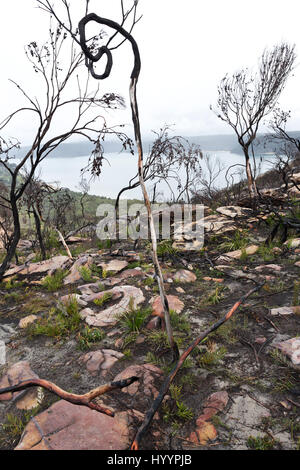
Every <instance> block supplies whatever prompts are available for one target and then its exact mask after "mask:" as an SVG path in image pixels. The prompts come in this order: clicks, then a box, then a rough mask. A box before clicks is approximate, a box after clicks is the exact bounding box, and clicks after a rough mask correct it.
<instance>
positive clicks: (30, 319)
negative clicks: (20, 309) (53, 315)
mask: <svg viewBox="0 0 300 470" xmlns="http://www.w3.org/2000/svg"><path fill="white" fill-rule="evenodd" d="M37 319H38V317H37V316H36V315H28V316H27V317H24V318H21V320H20V321H19V325H18V326H19V328H21V329H25V328H27V326H29V325H31V324H32V323H34V322H35V321H36V320H37Z"/></svg>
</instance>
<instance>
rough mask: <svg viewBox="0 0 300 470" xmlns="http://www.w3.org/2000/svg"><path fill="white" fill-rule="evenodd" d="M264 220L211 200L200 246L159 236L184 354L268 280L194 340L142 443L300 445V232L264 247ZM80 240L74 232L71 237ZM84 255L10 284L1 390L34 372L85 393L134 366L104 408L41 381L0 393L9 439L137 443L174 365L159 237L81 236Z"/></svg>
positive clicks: (24, 271) (4, 438) (17, 443)
mask: <svg viewBox="0 0 300 470" xmlns="http://www.w3.org/2000/svg"><path fill="white" fill-rule="evenodd" d="M267 222H268V221H267V220H266V217H262V218H257V217H253V216H251V212H249V210H248V209H241V208H229V207H225V208H219V209H218V210H217V211H216V212H215V213H212V212H211V211H209V210H207V212H206V217H205V245H204V249H199V247H196V246H195V242H194V241H193V240H184V239H182V240H181V241H177V242H175V243H174V244H173V245H172V243H171V242H169V241H164V242H162V243H160V244H159V255H160V259H161V265H162V269H163V274H164V278H165V285H166V291H167V295H168V296H169V297H168V299H169V302H170V306H171V309H172V324H173V328H174V332H175V338H176V341H177V343H178V345H179V348H180V350H181V351H183V350H184V349H185V347H187V346H188V345H189V344H190V343H191V342H192V340H193V339H194V338H195V337H196V336H198V335H199V334H200V332H202V331H204V330H205V329H206V328H207V327H208V326H210V325H211V324H213V323H214V322H215V321H216V320H218V319H219V318H221V317H222V316H223V315H224V314H225V313H226V312H227V311H228V310H230V308H231V307H232V306H233V305H234V303H235V302H236V301H237V300H239V299H240V298H241V297H242V296H243V295H244V294H245V293H247V292H248V291H249V290H250V289H251V288H253V287H254V286H255V285H257V284H258V283H260V282H263V281H265V285H264V286H263V288H262V289H261V290H260V291H259V292H257V293H256V294H254V295H253V296H252V297H250V298H249V299H248V300H247V303H246V304H244V305H243V306H242V307H241V308H240V309H239V310H238V311H237V312H236V314H235V315H234V316H233V317H232V318H231V319H230V320H229V321H228V322H227V323H226V324H224V325H223V326H222V327H221V328H219V329H218V330H217V331H216V332H215V333H214V334H212V335H210V336H209V337H208V339H206V340H205V341H204V342H203V343H202V344H201V345H200V346H198V347H197V348H195V350H194V351H193V353H192V354H191V355H190V357H189V358H188V359H187V360H186V361H185V363H184V366H183V367H182V369H181V370H180V371H179V373H178V374H177V376H176V379H175V381H174V382H173V384H172V385H171V387H170V389H169V392H168V394H167V396H166V397H165V399H164V402H163V404H162V406H161V407H160V409H159V411H158V413H157V414H156V415H155V418H154V420H153V422H152V424H151V427H150V430H149V432H148V434H147V436H146V437H145V438H144V439H143V441H142V446H141V448H142V449H176V450H178V449H257V450H258V449H284V450H288V449H299V448H300V415H299V407H300V386H299V371H300V339H299V331H300V329H299V326H300V307H299V304H300V279H299V272H300V238H297V236H296V235H295V237H294V238H293V239H291V240H288V242H287V243H285V244H282V245H280V243H277V242H276V241H275V242H274V243H272V244H271V245H268V246H266V245H264V240H265V239H266V237H267V235H268V234H269V232H270V227H269V226H268V223H267ZM75 242H76V240H75ZM72 246H75V247H76V248H75V249H73V253H74V259H73V260H70V259H69V258H68V257H67V256H65V255H63V254H60V253H54V256H52V257H51V258H50V259H48V260H46V261H44V262H39V261H36V259H35V256H36V255H35V254H33V253H32V252H31V249H30V244H28V243H23V245H22V246H21V247H20V250H22V255H23V259H22V257H21V262H23V265H19V266H11V268H10V270H9V271H8V272H7V277H6V279H5V282H3V283H2V284H1V286H0V294H1V297H0V388H4V387H7V386H9V385H12V384H16V383H19V382H20V381H22V380H25V379H27V378H31V377H39V378H43V379H47V380H49V381H52V382H54V383H55V384H56V385H58V386H59V387H61V388H63V389H64V390H66V391H68V392H72V393H77V394H83V393H86V392H88V391H89V390H91V389H93V388H95V387H97V386H98V385H100V384H104V383H107V382H110V381H112V380H119V379H122V378H126V377H130V376H138V377H139V378H140V380H139V381H138V382H135V383H133V384H132V385H130V386H129V387H127V388H125V389H123V390H121V391H119V390H116V391H113V392H110V393H108V394H106V395H103V396H102V397H101V402H102V403H103V404H105V405H106V406H108V407H110V408H112V409H113V410H114V411H115V412H116V414H115V417H114V418H111V417H108V416H106V415H104V414H101V413H99V412H97V411H92V410H90V409H89V408H86V407H80V406H78V405H73V404H70V403H68V402H66V401H64V400H59V399H58V397H56V396H55V395H53V394H51V393H50V392H48V391H45V390H43V389H41V388H39V387H34V388H32V389H30V390H26V391H23V392H17V393H15V394H14V396H12V395H11V394H6V395H2V396H0V423H1V428H0V448H1V449H13V448H17V449H114V450H118V449H128V448H129V447H130V444H131V442H132V439H133V437H134V435H135V433H136V431H137V429H138V427H139V425H140V424H141V423H142V422H143V418H144V415H145V413H146V412H147V410H148V409H149V408H150V406H151V404H152V402H153V400H154V398H155V397H156V396H157V394H158V391H159V388H160V385H161V384H162V381H163V379H164V377H165V376H166V374H167V373H168V372H169V371H170V357H171V356H170V352H169V349H168V343H167V337H166V333H165V332H164V331H163V330H162V329H161V327H160V325H159V317H160V316H162V306H161V304H160V299H159V297H158V288H157V285H156V282H155V281H154V279H153V272H154V271H153V265H152V262H151V253H150V251H149V247H148V246H147V245H145V244H144V243H141V244H140V246H139V247H138V248H137V250H136V251H133V245H132V243H122V244H116V243H115V244H113V246H112V247H111V248H110V249H108V248H104V249H101V250H99V247H97V248H96V247H95V246H93V243H92V242H88V241H86V242H84V243H77V244H75V245H72Z"/></svg>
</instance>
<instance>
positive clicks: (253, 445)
mask: <svg viewBox="0 0 300 470" xmlns="http://www.w3.org/2000/svg"><path fill="white" fill-rule="evenodd" d="M274 445H275V440H274V439H272V438H271V437H270V436H268V435H265V436H262V437H260V436H258V437H253V436H249V437H248V439H247V446H248V447H249V448H250V449H252V450H272V449H274Z"/></svg>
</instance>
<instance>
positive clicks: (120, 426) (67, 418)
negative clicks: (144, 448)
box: [15, 400, 131, 450]
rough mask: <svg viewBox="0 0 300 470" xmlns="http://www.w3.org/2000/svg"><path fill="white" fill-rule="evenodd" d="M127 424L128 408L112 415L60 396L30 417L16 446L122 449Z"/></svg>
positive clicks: (125, 445)
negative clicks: (62, 398)
mask: <svg viewBox="0 0 300 470" xmlns="http://www.w3.org/2000/svg"><path fill="white" fill-rule="evenodd" d="M130 424H131V418H130V416H129V413H127V412H121V413H116V415H115V417H114V418H111V417H110V416H107V415H105V414H103V413H98V412H97V411H95V410H91V409H89V408H87V407H85V406H79V405H73V404H72V403H68V402H66V401H64V400H60V401H59V402H57V403H54V405H52V406H51V407H50V408H49V409H48V410H46V411H44V412H43V413H40V414H39V415H38V416H35V417H34V418H32V419H31V421H30V422H29V423H28V425H27V426H26V428H25V430H24V432H23V434H22V437H21V441H20V442H19V444H18V445H17V447H16V448H15V450H125V449H127V448H128V446H129V444H130Z"/></svg>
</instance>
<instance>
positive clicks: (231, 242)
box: [220, 230, 250, 251]
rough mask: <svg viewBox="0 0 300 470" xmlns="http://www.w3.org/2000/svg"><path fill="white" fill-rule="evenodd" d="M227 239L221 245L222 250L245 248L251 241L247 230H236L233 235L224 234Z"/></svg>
mask: <svg viewBox="0 0 300 470" xmlns="http://www.w3.org/2000/svg"><path fill="white" fill-rule="evenodd" d="M224 239H225V240H226V241H225V242H223V243H222V244H221V245H220V248H221V250H222V251H224V250H225V251H235V250H243V248H244V249H245V248H246V246H247V245H249V243H250V239H249V236H248V231H247V230H242V231H240V230H236V231H235V232H234V234H233V236H232V237H227V236H224Z"/></svg>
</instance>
